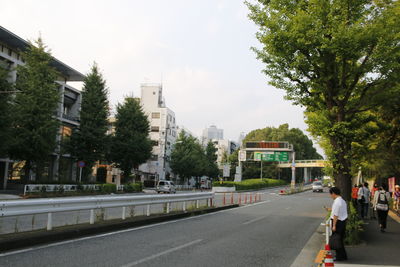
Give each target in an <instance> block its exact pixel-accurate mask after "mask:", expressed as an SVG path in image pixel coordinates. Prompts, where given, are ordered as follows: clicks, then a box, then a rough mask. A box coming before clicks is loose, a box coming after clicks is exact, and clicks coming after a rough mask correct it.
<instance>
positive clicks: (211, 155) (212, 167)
mask: <svg viewBox="0 0 400 267" xmlns="http://www.w3.org/2000/svg"><path fill="white" fill-rule="evenodd" d="M217 151H218V149H217V148H216V147H215V146H214V143H213V142H212V141H209V142H208V143H207V146H206V151H205V153H206V158H207V170H206V173H205V175H206V176H208V177H218V174H219V170H218V165H217Z"/></svg>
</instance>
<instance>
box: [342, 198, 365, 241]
mask: <svg viewBox="0 0 400 267" xmlns="http://www.w3.org/2000/svg"><path fill="white" fill-rule="evenodd" d="M347 205H348V218H347V224H346V238H345V239H344V242H345V244H347V245H356V244H358V243H360V241H361V238H360V233H361V232H362V231H363V229H362V224H363V222H362V221H361V220H360V218H359V217H358V212H357V209H356V208H355V207H354V205H353V203H352V202H347Z"/></svg>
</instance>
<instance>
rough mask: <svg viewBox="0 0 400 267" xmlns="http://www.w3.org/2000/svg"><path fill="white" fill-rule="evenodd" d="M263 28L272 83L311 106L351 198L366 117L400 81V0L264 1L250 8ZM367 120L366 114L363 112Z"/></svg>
mask: <svg viewBox="0 0 400 267" xmlns="http://www.w3.org/2000/svg"><path fill="white" fill-rule="evenodd" d="M247 5H248V7H249V9H250V15H249V17H250V19H251V20H253V21H254V22H255V23H256V25H258V27H259V31H258V33H257V38H258V40H259V41H260V43H261V44H262V48H261V49H256V48H254V51H255V52H256V54H257V57H258V59H260V60H261V61H262V62H263V63H264V64H265V65H266V67H265V69H264V72H265V74H267V75H268V76H269V77H270V78H271V81H270V83H271V84H272V85H273V86H275V87H277V88H280V89H283V90H285V91H286V98H287V99H289V100H292V101H293V102H294V103H295V104H299V105H302V106H304V107H305V108H306V110H307V112H309V113H308V114H313V115H314V116H313V117H312V118H308V124H309V125H310V130H311V132H312V134H313V135H315V136H318V137H323V138H324V139H326V140H327V141H328V142H329V146H330V147H331V148H330V151H331V152H332V153H331V154H330V155H329V156H330V160H331V161H332V166H333V175H334V178H335V180H336V184H337V185H338V186H339V187H340V188H341V189H342V191H343V195H344V197H345V198H347V199H348V198H349V197H350V190H351V167H352V166H351V165H352V156H353V155H352V141H353V140H354V138H356V136H357V130H358V129H359V128H360V127H362V123H365V122H360V117H359V116H360V115H361V114H362V113H363V112H365V111H367V110H371V109H373V108H375V107H376V106H379V105H380V104H382V103H383V101H385V99H387V98H388V97H390V96H391V95H392V94H395V93H396V92H394V91H395V88H396V85H397V84H398V83H399V80H400V79H399V78H400V77H399V76H400V47H399V45H398V44H399V41H400V34H399V33H400V27H399V25H400V2H399V1H395V0H387V1H384V0H378V1H376V0H360V1H325V0H315V1H314V0H313V1H310V0H299V1H282V0H269V1H264V0H258V1H257V3H249V2H248V3H247ZM361 116H362V115H361Z"/></svg>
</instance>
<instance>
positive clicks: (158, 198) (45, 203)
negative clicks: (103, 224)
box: [0, 192, 214, 230]
mask: <svg viewBox="0 0 400 267" xmlns="http://www.w3.org/2000/svg"><path fill="white" fill-rule="evenodd" d="M213 198H214V193H208V192H207V193H190V194H172V195H140V196H95V197H73V198H52V199H27V200H11V201H0V217H8V216H20V215H35V214H45V213H47V214H48V216H47V230H51V229H52V228H53V223H52V214H53V213H56V212H65V211H78V210H90V220H89V222H90V224H94V219H95V214H94V210H95V209H103V208H116V207H122V216H121V218H122V219H123V220H125V218H126V207H130V206H143V205H147V212H146V215H147V216H150V206H151V205H153V204H166V213H169V212H170V204H171V203H174V202H183V211H186V201H196V208H199V200H205V199H206V200H207V206H212V200H213Z"/></svg>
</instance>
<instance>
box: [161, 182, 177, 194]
mask: <svg viewBox="0 0 400 267" xmlns="http://www.w3.org/2000/svg"><path fill="white" fill-rule="evenodd" d="M156 191H157V193H161V192H163V193H169V194H171V193H174V194H175V193H176V187H175V185H174V183H173V182H171V181H167V180H165V181H158V183H157V188H156Z"/></svg>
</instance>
